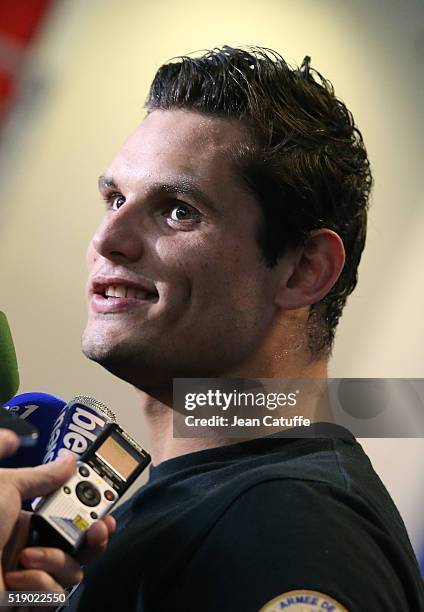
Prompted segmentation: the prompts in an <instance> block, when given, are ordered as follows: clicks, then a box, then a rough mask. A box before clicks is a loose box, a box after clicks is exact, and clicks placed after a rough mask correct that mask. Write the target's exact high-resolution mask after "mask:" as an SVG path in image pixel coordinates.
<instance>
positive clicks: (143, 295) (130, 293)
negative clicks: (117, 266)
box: [90, 280, 159, 313]
mask: <svg viewBox="0 0 424 612" xmlns="http://www.w3.org/2000/svg"><path fill="white" fill-rule="evenodd" d="M90 294H91V306H92V308H93V310H94V311H95V312H100V313H107V312H109V313H110V312H120V311H123V310H128V309H129V308H133V307H135V306H142V305H146V304H154V303H156V302H157V301H158V300H159V293H158V291H157V290H156V287H154V285H153V284H152V285H150V284H149V285H147V284H143V285H141V284H138V283H133V282H129V281H124V280H110V281H109V280H107V281H102V280H96V281H94V282H93V284H92V287H91V290H90Z"/></svg>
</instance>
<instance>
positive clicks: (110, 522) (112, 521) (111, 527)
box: [102, 514, 116, 535]
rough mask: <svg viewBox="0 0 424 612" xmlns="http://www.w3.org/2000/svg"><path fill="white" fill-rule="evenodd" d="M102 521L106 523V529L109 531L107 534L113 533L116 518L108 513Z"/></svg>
mask: <svg viewBox="0 0 424 612" xmlns="http://www.w3.org/2000/svg"><path fill="white" fill-rule="evenodd" d="M102 521H103V522H104V524H105V525H106V527H107V529H108V531H109V535H110V534H111V533H114V532H115V530H116V519H115V517H114V516H112V515H110V514H108V515H107V516H105V517H104V518H103V519H102Z"/></svg>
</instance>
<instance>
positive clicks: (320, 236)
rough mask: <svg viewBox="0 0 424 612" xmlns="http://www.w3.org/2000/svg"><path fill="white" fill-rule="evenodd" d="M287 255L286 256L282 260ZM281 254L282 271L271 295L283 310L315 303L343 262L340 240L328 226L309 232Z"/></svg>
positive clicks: (329, 284)
mask: <svg viewBox="0 0 424 612" xmlns="http://www.w3.org/2000/svg"><path fill="white" fill-rule="evenodd" d="M286 257H287V259H286ZM286 257H282V260H281V264H282V265H283V266H284V263H286V265H287V263H288V264H289V270H288V269H287V267H286V266H285V274H284V275H282V276H283V279H282V282H281V285H280V287H279V290H278V292H277V294H276V297H275V303H276V305H277V306H279V307H280V308H283V309H284V310H293V309H295V308H301V307H302V306H307V305H309V304H316V302H319V301H320V300H322V298H323V297H325V296H326V295H327V293H329V291H330V290H331V288H332V287H333V285H334V284H335V282H336V281H337V279H338V278H339V276H340V274H341V271H342V270H343V266H344V262H345V250H344V246H343V242H342V239H341V238H340V236H339V235H338V234H336V232H333V231H332V230H329V229H325V228H323V229H318V230H314V231H313V232H311V233H310V235H309V237H308V239H307V241H306V243H305V244H304V245H302V246H301V247H298V248H297V249H294V250H293V251H290V253H288V254H287V256H286Z"/></svg>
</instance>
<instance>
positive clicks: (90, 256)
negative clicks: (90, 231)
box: [85, 242, 98, 270]
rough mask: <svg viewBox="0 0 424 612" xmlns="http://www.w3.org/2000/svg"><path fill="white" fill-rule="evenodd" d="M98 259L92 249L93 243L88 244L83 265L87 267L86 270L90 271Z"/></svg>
mask: <svg viewBox="0 0 424 612" xmlns="http://www.w3.org/2000/svg"><path fill="white" fill-rule="evenodd" d="M97 258H98V253H97V251H96V250H95V248H94V247H93V243H92V242H90V244H89V245H88V249H87V253H86V255H85V263H86V265H87V268H88V270H91V269H92V267H93V266H94V264H95V263H96V261H97Z"/></svg>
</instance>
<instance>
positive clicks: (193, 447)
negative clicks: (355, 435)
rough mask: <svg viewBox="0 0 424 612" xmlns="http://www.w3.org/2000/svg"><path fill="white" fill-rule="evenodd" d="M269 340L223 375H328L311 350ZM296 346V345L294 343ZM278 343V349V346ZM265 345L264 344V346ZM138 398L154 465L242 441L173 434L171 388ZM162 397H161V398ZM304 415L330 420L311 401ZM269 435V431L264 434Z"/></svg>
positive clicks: (140, 393)
mask: <svg viewBox="0 0 424 612" xmlns="http://www.w3.org/2000/svg"><path fill="white" fill-rule="evenodd" d="M273 344H275V343H273V342H268V343H267V346H266V350H265V351H264V352H263V351H260V353H261V354H260V355H259V354H257V355H254V356H252V357H251V358H250V359H249V360H248V362H246V363H244V364H243V365H242V366H239V367H237V368H234V369H233V370H232V371H229V372H226V373H225V374H224V375H222V378H280V379H298V380H308V379H326V378H327V361H326V360H320V361H312V360H311V358H310V354H309V351H306V350H302V347H301V346H298V347H296V349H295V350H293V348H292V349H291V350H289V349H285V348H284V346H283V347H282V345H281V343H276V346H273ZM292 346H293V345H292ZM277 347H278V350H277ZM263 348H264V347H263ZM136 393H137V399H138V402H139V405H140V408H141V409H142V412H143V414H144V421H145V426H146V429H147V433H148V437H149V452H150V454H151V456H152V462H153V465H158V464H159V463H161V462H162V461H166V460H167V459H172V458H173V457H178V456H180V455H184V454H187V453H192V452H196V451H200V450H205V449H208V448H214V447H218V446H225V445H228V444H234V443H236V442H241V441H242V438H237V439H235V438H228V437H224V436H223V437H203V438H174V437H173V410H172V408H171V407H170V406H171V405H172V389H170V388H169V387H168V389H167V390H163V389H162V390H158V392H155V393H154V394H153V393H152V394H150V393H147V392H145V391H142V390H140V389H136ZM158 398H160V399H158ZM324 405H325V402H324ZM302 415H304V416H305V417H307V418H310V419H311V422H313V421H320V420H321V421H322V420H326V421H328V420H331V419H332V417H331V413H329V412H328V410H327V409H326V408H323V409H319V410H318V411H317V404H316V402H315V403H312V402H311V405H310V407H309V408H307V409H305V410H304V409H303V406H302ZM264 435H266V434H264Z"/></svg>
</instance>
